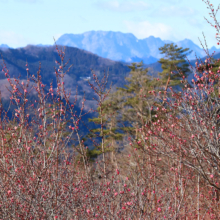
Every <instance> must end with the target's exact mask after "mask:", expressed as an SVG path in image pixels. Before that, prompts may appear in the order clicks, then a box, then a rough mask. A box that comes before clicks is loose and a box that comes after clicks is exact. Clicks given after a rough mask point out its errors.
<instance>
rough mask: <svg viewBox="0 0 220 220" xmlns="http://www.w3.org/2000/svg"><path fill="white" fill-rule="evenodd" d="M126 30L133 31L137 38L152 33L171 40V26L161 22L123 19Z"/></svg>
mask: <svg viewBox="0 0 220 220" xmlns="http://www.w3.org/2000/svg"><path fill="white" fill-rule="evenodd" d="M124 23H125V25H126V27H127V31H128V32H131V33H135V36H137V37H138V38H139V39H143V38H146V37H149V36H151V35H153V36H154V37H160V38H161V37H162V38H163V39H164V40H166V39H169V40H172V39H173V37H171V32H172V28H171V27H170V26H168V25H165V24H163V23H150V22H149V21H141V22H133V21H124Z"/></svg>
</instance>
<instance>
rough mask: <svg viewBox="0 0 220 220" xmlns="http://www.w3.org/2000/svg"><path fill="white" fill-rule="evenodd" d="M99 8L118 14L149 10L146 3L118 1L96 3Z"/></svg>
mask: <svg viewBox="0 0 220 220" xmlns="http://www.w3.org/2000/svg"><path fill="white" fill-rule="evenodd" d="M95 5H96V6H97V7H100V8H102V9H107V10H111V11H118V12H131V11H143V10H147V9H148V8H149V5H148V4H147V3H146V2H144V1H123V2H119V1H116V0H113V1H107V2H103V0H102V1H101V0H99V1H98V2H96V3H95Z"/></svg>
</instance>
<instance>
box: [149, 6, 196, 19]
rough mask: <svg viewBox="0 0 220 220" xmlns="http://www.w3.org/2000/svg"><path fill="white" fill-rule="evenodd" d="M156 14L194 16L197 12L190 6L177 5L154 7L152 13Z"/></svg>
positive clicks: (163, 15)
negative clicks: (154, 9)
mask: <svg viewBox="0 0 220 220" xmlns="http://www.w3.org/2000/svg"><path fill="white" fill-rule="evenodd" d="M153 14H154V15H156V16H161V17H165V16H166V17H168V16H170V17H173V16H181V17H183V16H194V15H196V14H197V11H196V10H194V9H192V8H190V7H179V6H175V5H172V6H161V7H160V8H158V9H156V11H155V12H154V13H153Z"/></svg>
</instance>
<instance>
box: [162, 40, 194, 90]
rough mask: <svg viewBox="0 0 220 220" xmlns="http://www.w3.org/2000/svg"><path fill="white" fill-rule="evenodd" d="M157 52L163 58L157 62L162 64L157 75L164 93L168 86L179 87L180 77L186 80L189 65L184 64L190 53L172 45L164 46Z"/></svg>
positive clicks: (186, 49)
mask: <svg viewBox="0 0 220 220" xmlns="http://www.w3.org/2000/svg"><path fill="white" fill-rule="evenodd" d="M159 50H160V51H161V54H164V58H161V59H160V60H159V61H158V62H159V63H161V64H162V66H161V67H162V69H163V71H162V72H161V73H159V75H160V77H161V82H162V85H163V86H164V88H165V91H166V90H167V88H168V85H170V86H177V85H180V84H181V83H180V81H181V79H182V77H185V78H186V76H187V73H188V72H190V69H189V64H188V63H187V62H186V56H187V55H189V54H190V53H191V52H192V51H189V48H185V49H183V48H182V47H178V46H177V45H174V44H173V43H171V44H165V45H164V46H163V47H160V48H159Z"/></svg>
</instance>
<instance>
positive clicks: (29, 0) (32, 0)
mask: <svg viewBox="0 0 220 220" xmlns="http://www.w3.org/2000/svg"><path fill="white" fill-rule="evenodd" d="M14 1H15V2H24V3H37V2H42V0H14Z"/></svg>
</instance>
